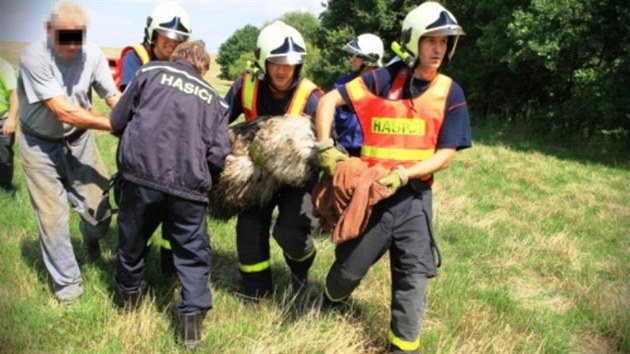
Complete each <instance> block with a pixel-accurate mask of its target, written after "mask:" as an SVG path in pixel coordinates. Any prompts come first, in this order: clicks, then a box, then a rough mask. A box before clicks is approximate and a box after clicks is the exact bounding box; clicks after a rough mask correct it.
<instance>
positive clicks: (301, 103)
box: [241, 72, 319, 121]
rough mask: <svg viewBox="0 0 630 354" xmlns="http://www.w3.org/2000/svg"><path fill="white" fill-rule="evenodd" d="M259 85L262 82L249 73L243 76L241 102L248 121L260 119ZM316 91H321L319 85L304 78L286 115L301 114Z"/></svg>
mask: <svg viewBox="0 0 630 354" xmlns="http://www.w3.org/2000/svg"><path fill="white" fill-rule="evenodd" d="M259 85H260V80H258V79H257V78H256V76H255V75H252V74H250V73H249V72H245V73H244V74H243V86H242V87H241V102H242V104H243V114H244V115H245V120H246V121H249V120H251V119H253V118H256V117H258V110H257V103H258V88H259ZM315 90H319V88H318V87H317V85H315V84H314V83H312V82H311V81H310V80H308V79H306V78H302V79H301V80H300V83H299V84H298V86H297V88H296V89H295V92H294V93H293V98H291V103H290V104H289V107H288V108H287V111H286V112H285V113H286V114H290V115H299V114H301V113H302V112H303V111H304V107H306V104H307V103H308V98H309V96H310V95H311V93H312V92H313V91H315Z"/></svg>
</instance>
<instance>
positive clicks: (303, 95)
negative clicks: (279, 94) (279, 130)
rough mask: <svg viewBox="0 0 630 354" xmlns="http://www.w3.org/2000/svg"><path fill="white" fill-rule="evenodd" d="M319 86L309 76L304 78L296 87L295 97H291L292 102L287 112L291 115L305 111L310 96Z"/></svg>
mask: <svg viewBox="0 0 630 354" xmlns="http://www.w3.org/2000/svg"><path fill="white" fill-rule="evenodd" d="M318 89H319V88H318V87H317V85H315V84H314V83H313V82H311V80H309V79H307V78H302V80H300V83H299V84H298V87H297V88H296V89H295V93H294V94H293V98H292V99H291V104H290V105H289V108H288V109H287V114H290V115H299V114H301V113H302V112H303V111H304V107H306V104H307V102H308V98H309V97H310V95H311V93H312V92H313V91H315V90H318Z"/></svg>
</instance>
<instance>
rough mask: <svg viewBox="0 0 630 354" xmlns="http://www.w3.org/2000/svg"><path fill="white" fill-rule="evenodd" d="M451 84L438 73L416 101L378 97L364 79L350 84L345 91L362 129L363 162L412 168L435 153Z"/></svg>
mask: <svg viewBox="0 0 630 354" xmlns="http://www.w3.org/2000/svg"><path fill="white" fill-rule="evenodd" d="M452 82H453V80H452V79H451V78H449V77H448V76H445V75H442V74H438V75H437V76H436V77H435V79H433V81H432V82H431V83H430V84H429V87H428V88H427V90H426V91H425V92H423V93H422V94H421V95H420V96H419V97H417V98H414V99H413V102H412V100H410V99H395V100H388V99H383V98H381V97H378V96H376V95H374V94H373V93H372V92H370V90H369V89H368V88H367V86H366V85H365V82H364V81H363V79H362V78H359V79H357V80H353V81H351V82H349V83H348V84H347V85H346V88H347V91H348V94H349V97H350V99H351V101H352V105H353V106H354V109H355V112H356V113H357V116H358V117H359V122H360V123H361V127H362V128H363V147H362V148H361V159H362V160H363V161H366V162H367V163H368V165H370V166H373V165H375V164H377V163H380V164H381V165H383V166H384V167H387V168H390V169H391V168H394V167H395V166H396V165H403V166H405V167H409V166H411V165H413V164H415V163H417V162H419V161H423V160H426V159H428V158H429V157H431V156H432V155H433V154H435V148H436V146H437V140H438V135H439V132H440V128H441V126H442V122H443V120H444V116H445V107H446V99H447V96H448V93H449V90H450V87H451V84H452Z"/></svg>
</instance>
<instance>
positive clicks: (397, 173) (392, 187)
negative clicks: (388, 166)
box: [376, 166, 409, 197]
mask: <svg viewBox="0 0 630 354" xmlns="http://www.w3.org/2000/svg"><path fill="white" fill-rule="evenodd" d="M376 182H377V183H378V184H380V185H383V186H385V187H387V196H388V197H390V196H392V195H394V193H396V191H397V190H398V189H400V187H404V186H405V185H406V184H407V182H409V176H408V175H407V171H406V170H405V168H404V167H402V166H396V168H394V169H393V170H391V171H390V172H389V174H388V175H387V176H385V177H383V178H381V179H379V180H377V181H376Z"/></svg>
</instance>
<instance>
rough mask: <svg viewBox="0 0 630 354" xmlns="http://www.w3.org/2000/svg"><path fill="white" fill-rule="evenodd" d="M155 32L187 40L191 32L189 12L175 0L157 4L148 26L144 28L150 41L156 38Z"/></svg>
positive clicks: (177, 39) (180, 40) (148, 20)
mask: <svg viewBox="0 0 630 354" xmlns="http://www.w3.org/2000/svg"><path fill="white" fill-rule="evenodd" d="M155 32H157V33H159V34H161V35H163V36H165V37H167V38H170V39H173V40H176V41H179V42H185V41H187V40H188V38H189V37H190V33H191V27H190V18H189V17H188V13H187V12H186V11H185V10H184V9H183V8H182V7H181V6H179V5H178V4H176V3H174V2H168V3H162V4H159V5H157V6H156V7H155V9H153V13H152V14H151V16H149V17H148V18H147V26H146V27H145V29H144V35H145V39H146V41H147V42H148V43H152V42H153V41H154V40H155Z"/></svg>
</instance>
